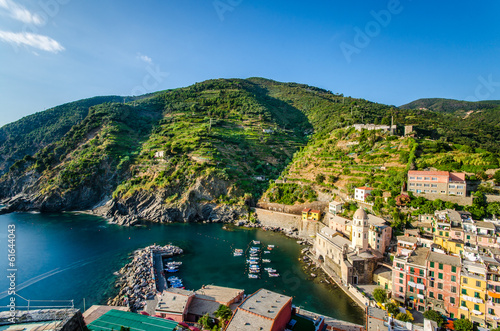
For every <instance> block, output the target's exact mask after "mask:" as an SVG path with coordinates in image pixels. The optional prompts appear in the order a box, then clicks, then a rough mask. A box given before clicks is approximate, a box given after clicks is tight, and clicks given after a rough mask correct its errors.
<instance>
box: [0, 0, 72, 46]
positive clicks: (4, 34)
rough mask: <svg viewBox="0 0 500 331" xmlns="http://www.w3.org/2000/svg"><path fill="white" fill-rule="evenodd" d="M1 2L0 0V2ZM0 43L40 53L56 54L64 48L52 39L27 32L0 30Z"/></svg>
mask: <svg viewBox="0 0 500 331" xmlns="http://www.w3.org/2000/svg"><path fill="white" fill-rule="evenodd" d="M0 1H2V0H0ZM0 41H4V42H6V43H9V44H15V45H18V46H19V45H24V46H31V47H34V48H37V49H40V50H42V51H47V52H52V53H58V52H60V51H63V50H64V47H63V46H62V45H61V44H59V43H58V42H57V41H55V40H54V39H52V38H50V37H47V36H44V35H41V34H35V33H28V32H18V33H15V32H9V31H1V30H0Z"/></svg>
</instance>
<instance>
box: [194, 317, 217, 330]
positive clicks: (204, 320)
mask: <svg viewBox="0 0 500 331" xmlns="http://www.w3.org/2000/svg"><path fill="white" fill-rule="evenodd" d="M198 323H200V324H201V326H202V327H203V328H204V329H211V328H212V327H213V326H214V324H215V323H214V321H213V319H212V318H211V317H210V315H209V314H208V313H206V314H205V315H203V316H202V317H200V319H199V320H198Z"/></svg>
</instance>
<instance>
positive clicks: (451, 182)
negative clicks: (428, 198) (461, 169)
mask: <svg viewBox="0 0 500 331" xmlns="http://www.w3.org/2000/svg"><path fill="white" fill-rule="evenodd" d="M408 191H410V192H414V193H434V194H444V195H459V196H466V193H467V182H466V181H465V174H464V173H456V172H449V171H417V170H410V171H408Z"/></svg>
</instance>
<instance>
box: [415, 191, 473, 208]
mask: <svg viewBox="0 0 500 331" xmlns="http://www.w3.org/2000/svg"><path fill="white" fill-rule="evenodd" d="M413 195H415V196H416V197H424V198H426V199H428V200H436V199H441V200H443V201H449V202H452V203H458V204H459V205H462V206H468V205H469V206H470V205H472V197H459V196H457V195H444V194H436V193H413Z"/></svg>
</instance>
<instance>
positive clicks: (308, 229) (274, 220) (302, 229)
mask: <svg viewBox="0 0 500 331" xmlns="http://www.w3.org/2000/svg"><path fill="white" fill-rule="evenodd" d="M255 213H256V214H257V218H258V219H259V221H260V223H261V224H262V225H264V226H270V227H276V228H282V229H285V230H289V231H291V230H297V231H298V234H299V236H300V237H302V238H310V237H312V236H315V235H316V232H318V230H319V229H320V228H321V227H323V226H325V225H324V224H323V223H321V222H318V221H303V220H302V215H295V214H289V213H282V212H278V211H274V210H267V209H262V208H255Z"/></svg>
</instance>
